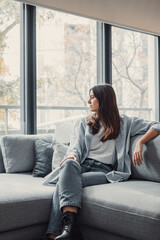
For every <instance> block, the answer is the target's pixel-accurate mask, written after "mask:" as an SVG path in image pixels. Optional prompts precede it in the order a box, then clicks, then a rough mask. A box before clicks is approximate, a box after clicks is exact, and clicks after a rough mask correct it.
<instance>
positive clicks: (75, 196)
mask: <svg viewBox="0 0 160 240" xmlns="http://www.w3.org/2000/svg"><path fill="white" fill-rule="evenodd" d="M59 199H60V208H61V209H63V207H65V206H75V207H78V208H80V207H81V199H82V181H81V166H80V164H79V163H78V162H77V161H75V160H72V159H69V160H66V161H65V162H64V163H63V164H62V166H61V169H60V174H59Z"/></svg>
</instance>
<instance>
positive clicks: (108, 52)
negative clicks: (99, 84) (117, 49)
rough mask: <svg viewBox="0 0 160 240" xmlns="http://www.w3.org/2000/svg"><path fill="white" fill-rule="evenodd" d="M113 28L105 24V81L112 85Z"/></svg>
mask: <svg viewBox="0 0 160 240" xmlns="http://www.w3.org/2000/svg"><path fill="white" fill-rule="evenodd" d="M111 28H112V26H111V25H109V24H104V49H103V51H104V53H105V54H104V79H105V83H109V84H112V29H111Z"/></svg>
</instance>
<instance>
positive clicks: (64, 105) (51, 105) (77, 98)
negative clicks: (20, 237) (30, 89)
mask: <svg viewBox="0 0 160 240" xmlns="http://www.w3.org/2000/svg"><path fill="white" fill-rule="evenodd" d="M96 38H97V36H96V21H93V20H90V19H85V18H81V17H77V16H73V15H69V14H65V13H61V12H57V11H52V10H48V9H44V8H37V105H38V111H37V119H38V131H39V132H43V131H42V130H43V129H44V130H45V131H49V129H50V128H51V129H52V128H53V124H54V123H55V122H56V121H59V120H63V119H66V118H72V117H74V116H76V115H82V114H84V113H85V112H86V111H87V109H88V106H87V99H88V91H89V88H90V87H91V86H93V85H94V84H95V83H96V81H97V56H96V55H97V54H96V51H97V47H96V41H97V39H96Z"/></svg>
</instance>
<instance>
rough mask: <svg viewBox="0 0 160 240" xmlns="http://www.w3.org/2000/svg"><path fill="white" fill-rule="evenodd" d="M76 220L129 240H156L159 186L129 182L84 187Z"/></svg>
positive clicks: (159, 236)
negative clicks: (81, 204) (81, 205)
mask: <svg viewBox="0 0 160 240" xmlns="http://www.w3.org/2000/svg"><path fill="white" fill-rule="evenodd" d="M79 221H80V223H81V224H82V225H84V226H89V227H93V228H94V229H99V230H102V231H107V232H110V233H114V234H117V235H119V236H123V237H126V238H129V239H139V240H140V239H141V240H144V239H145V240H151V239H152V240H159V239H160V184H159V183H156V182H149V181H141V180H130V181H127V182H120V183H114V184H105V185H99V186H92V187H87V188H85V189H84V190H83V207H82V210H81V211H80V218H79ZM90 239H94V236H93V238H90Z"/></svg>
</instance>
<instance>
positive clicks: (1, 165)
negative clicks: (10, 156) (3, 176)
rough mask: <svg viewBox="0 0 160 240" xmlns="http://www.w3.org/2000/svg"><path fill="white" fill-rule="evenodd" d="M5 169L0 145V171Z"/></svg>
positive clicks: (2, 171)
mask: <svg viewBox="0 0 160 240" xmlns="http://www.w3.org/2000/svg"><path fill="white" fill-rule="evenodd" d="M4 172H5V169H4V163H3V157H2V150H1V146H0V173H4Z"/></svg>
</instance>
